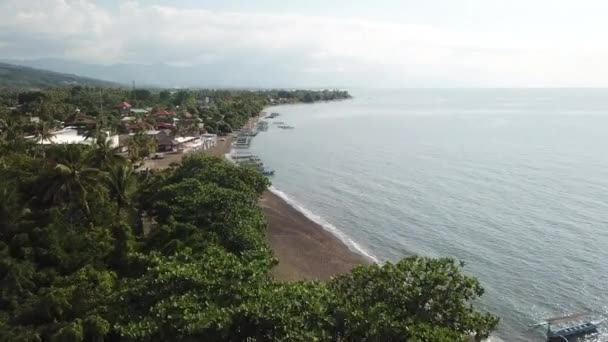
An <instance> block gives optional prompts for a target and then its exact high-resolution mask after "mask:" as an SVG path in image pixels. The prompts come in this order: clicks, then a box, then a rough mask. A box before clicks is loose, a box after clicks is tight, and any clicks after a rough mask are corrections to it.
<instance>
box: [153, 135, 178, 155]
mask: <svg viewBox="0 0 608 342" xmlns="http://www.w3.org/2000/svg"><path fill="white" fill-rule="evenodd" d="M154 139H156V143H157V144H158V151H159V152H171V151H176V150H177V149H178V147H179V142H177V141H175V140H174V139H173V138H171V136H170V135H169V134H168V133H167V132H165V131H160V132H158V133H157V134H155V135H154Z"/></svg>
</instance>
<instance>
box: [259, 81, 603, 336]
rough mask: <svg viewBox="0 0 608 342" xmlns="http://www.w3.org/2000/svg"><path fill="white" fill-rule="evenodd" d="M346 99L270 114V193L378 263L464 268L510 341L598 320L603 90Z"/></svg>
mask: <svg viewBox="0 0 608 342" xmlns="http://www.w3.org/2000/svg"><path fill="white" fill-rule="evenodd" d="M352 93H353V95H354V99H352V100H345V101H338V102H328V103H318V104H298V105H285V106H278V107H272V108H270V109H268V111H272V112H278V113H280V114H281V116H279V117H278V118H276V119H273V120H270V127H269V130H268V131H267V132H263V133H260V134H259V135H258V136H257V137H256V138H255V139H254V140H253V143H252V146H251V150H252V151H253V152H254V153H256V154H258V155H259V156H260V157H261V158H262V160H263V161H264V163H265V165H266V166H268V167H271V168H273V169H275V170H276V174H275V176H274V177H273V178H272V183H273V191H275V193H277V194H279V195H280V196H281V197H283V198H284V199H285V200H287V201H288V202H289V203H290V204H291V205H293V206H294V207H296V208H297V209H299V210H300V211H302V212H303V213H304V214H305V215H307V216H308V217H309V218H311V219H313V220H315V221H317V222H318V223H320V224H321V225H323V226H324V227H325V228H326V229H327V230H329V231H330V232H332V233H334V234H335V235H336V236H338V237H339V238H340V239H341V240H342V241H344V242H345V243H346V244H347V245H348V246H349V248H351V249H352V250H354V251H357V252H359V253H361V254H363V255H366V256H368V257H369V258H370V259H372V260H374V261H377V262H384V261H397V260H399V259H400V258H403V257H406V256H411V255H422V256H432V257H442V256H448V257H454V258H457V259H458V260H461V261H464V262H465V263H466V266H465V272H466V273H467V274H469V275H472V276H475V277H477V278H478V279H479V280H480V282H481V284H482V285H483V287H484V288H485V290H486V293H485V295H484V296H483V297H482V298H481V300H480V301H479V303H477V305H478V306H479V307H480V308H482V309H484V310H488V311H490V312H492V313H494V314H497V315H498V316H500V317H501V324H500V327H499V329H498V331H497V333H496V335H497V337H499V338H502V339H504V340H507V341H536V340H538V341H540V340H543V331H542V329H537V330H530V329H529V328H528V325H530V324H533V323H535V322H538V321H542V320H543V318H546V317H548V316H555V315H562V314H565V313H573V312H580V311H584V312H590V313H592V314H594V315H595V317H598V318H601V317H603V316H606V313H607V311H608V90H598V89H485V90H480V89H477V90H475V89H463V90H431V89H423V90H390V91H389V90H385V91H381V90H374V91H371V90H355V91H352ZM273 121H283V122H285V124H287V125H291V126H295V129H287V130H285V129H280V128H278V127H277V125H275V124H273V123H272V122H273ZM606 336H608V335H604V336H603V338H602V339H601V340H602V341H603V340H604V339H605V338H606ZM597 340H600V339H597Z"/></svg>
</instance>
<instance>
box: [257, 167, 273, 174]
mask: <svg viewBox="0 0 608 342" xmlns="http://www.w3.org/2000/svg"><path fill="white" fill-rule="evenodd" d="M258 171H260V173H261V174H263V175H264V176H274V170H273V169H269V168H267V167H261V168H259V169H258Z"/></svg>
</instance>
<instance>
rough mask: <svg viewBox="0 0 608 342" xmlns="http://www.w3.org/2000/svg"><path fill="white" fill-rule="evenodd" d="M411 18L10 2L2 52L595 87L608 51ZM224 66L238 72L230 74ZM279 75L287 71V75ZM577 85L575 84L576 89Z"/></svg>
mask: <svg viewBox="0 0 608 342" xmlns="http://www.w3.org/2000/svg"><path fill="white" fill-rule="evenodd" d="M543 38H544V39H542V40H539V39H538V38H537V39H528V38H525V37H515V36H511V35H508V34H505V33H493V32H465V31H458V30H447V29H445V28H443V29H441V28H437V27H432V26H423V25H413V24H408V23H396V22H384V21H372V20H366V19H345V18H330V17H320V16H304V15H293V14H290V15H276V14H264V13H249V12H242V13H240V12H225V11H210V10H206V9H201V8H187V9H186V8H177V7H172V6H170V5H165V6H160V5H148V4H146V3H145V2H144V1H127V2H120V3H119V5H118V7H116V8H111V9H110V8H105V7H101V6H98V5H97V4H95V3H94V2H92V1H89V0H72V1H71V0H38V1H33V0H4V1H3V2H2V4H0V42H2V43H0V54H1V55H3V56H5V57H7V58H41V57H60V58H68V59H73V60H77V61H81V62H88V63H102V64H112V63H140V64H141V63H143V64H155V63H166V64H170V65H176V66H197V65H201V66H207V67H213V66H215V67H218V68H219V67H222V68H230V66H231V65H232V66H235V67H236V66H238V68H236V69H239V70H247V68H258V69H260V70H267V71H268V72H269V73H274V75H275V76H277V77H285V74H286V73H288V74H289V76H290V77H296V78H297V79H302V80H312V79H313V78H317V79H323V80H325V81H332V80H333V82H334V83H335V84H340V83H342V82H341V80H343V79H348V81H349V82H353V83H358V84H370V83H375V84H376V85H441V84H442V83H444V84H446V85H495V86H504V85H507V86H508V85H578V83H581V85H582V84H584V85H597V84H598V83H601V82H604V81H608V71H607V70H608V68H602V66H603V61H604V60H606V57H608V51H607V50H608V49H606V48H603V47H602V46H603V45H601V44H594V42H593V41H590V42H580V41H572V42H571V43H572V45H569V46H568V47H567V48H564V47H562V46H561V45H562V44H563V42H561V41H560V40H558V39H557V37H556V38H555V39H551V38H552V37H543ZM226 72H227V73H229V72H231V71H230V70H226ZM279 73H281V74H279ZM575 83H576V84H575Z"/></svg>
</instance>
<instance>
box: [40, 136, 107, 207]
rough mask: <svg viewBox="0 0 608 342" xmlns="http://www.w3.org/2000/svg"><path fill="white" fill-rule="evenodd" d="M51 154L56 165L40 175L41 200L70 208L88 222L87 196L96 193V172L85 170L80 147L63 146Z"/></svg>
mask: <svg viewBox="0 0 608 342" xmlns="http://www.w3.org/2000/svg"><path fill="white" fill-rule="evenodd" d="M54 152H56V153H55V155H54V158H55V160H56V164H55V165H54V166H52V167H51V168H50V170H46V172H45V173H43V174H42V175H41V177H42V181H43V184H44V185H43V187H44V196H43V199H44V200H46V201H53V202H55V203H71V204H74V205H76V206H77V207H81V208H82V209H83V210H84V212H85V214H86V216H87V217H89V218H90V216H91V209H90V206H89V200H88V195H89V193H91V192H94V191H95V190H98V189H99V185H100V183H99V181H100V177H101V172H100V170H99V169H98V168H93V167H89V165H88V164H87V161H86V156H85V153H84V150H83V148H82V146H78V145H64V146H61V147H60V148H59V149H57V150H55V151H54Z"/></svg>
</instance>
